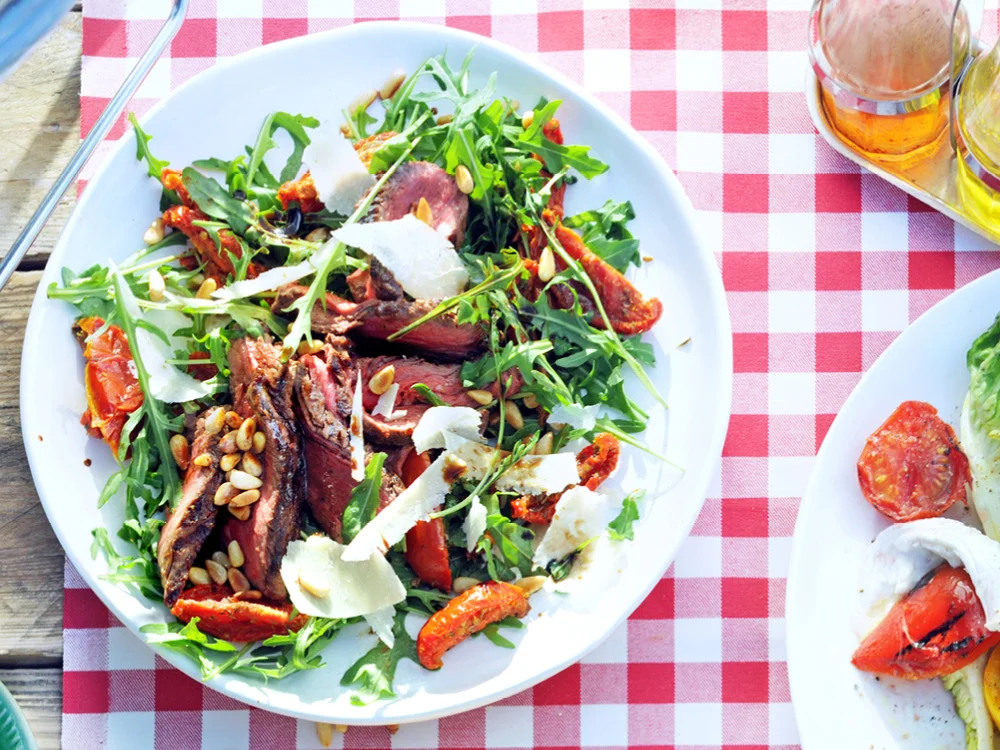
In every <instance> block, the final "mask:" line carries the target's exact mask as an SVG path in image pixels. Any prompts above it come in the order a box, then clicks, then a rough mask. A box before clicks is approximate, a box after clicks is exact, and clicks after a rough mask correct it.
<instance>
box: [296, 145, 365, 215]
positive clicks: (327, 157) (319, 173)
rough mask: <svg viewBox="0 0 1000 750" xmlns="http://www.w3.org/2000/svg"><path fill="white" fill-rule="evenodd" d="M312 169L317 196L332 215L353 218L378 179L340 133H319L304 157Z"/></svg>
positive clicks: (304, 160) (307, 148)
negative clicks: (355, 210)
mask: <svg viewBox="0 0 1000 750" xmlns="http://www.w3.org/2000/svg"><path fill="white" fill-rule="evenodd" d="M302 160H303V162H305V163H306V164H308V165H309V171H310V173H311V174H312V178H313V182H314V183H315V184H316V194H317V195H318V196H319V199H320V200H321V201H323V203H325V204H326V207H327V208H328V209H330V210H331V211H336V212H337V213H338V214H341V215H342V216H350V215H351V214H352V213H353V212H354V206H355V205H357V202H358V201H359V200H361V197H362V196H363V195H364V194H365V193H367V192H368V191H369V190H371V188H372V186H374V185H375V177H374V176H373V175H371V174H369V173H368V168H367V167H366V166H365V165H364V162H362V161H361V157H360V156H358V152H357V151H355V150H354V146H353V145H352V144H351V142H350V141H349V140H347V139H346V138H344V136H343V135H342V134H341V133H340V132H339V130H337V129H335V128H333V127H328V128H324V129H323V130H320V131H317V132H316V134H315V135H313V136H312V143H310V144H309V145H308V146H307V147H306V150H305V152H304V153H303V155H302Z"/></svg>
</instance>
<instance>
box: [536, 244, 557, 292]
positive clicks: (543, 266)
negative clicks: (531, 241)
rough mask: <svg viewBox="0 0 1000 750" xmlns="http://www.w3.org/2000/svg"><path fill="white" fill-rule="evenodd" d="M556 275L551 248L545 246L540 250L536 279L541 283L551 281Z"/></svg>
mask: <svg viewBox="0 0 1000 750" xmlns="http://www.w3.org/2000/svg"><path fill="white" fill-rule="evenodd" d="M555 275H556V256H555V255H553V254H552V248H551V247H549V246H547V245H546V247H545V249H544V250H542V254H541V256H540V257H539V258H538V279H539V281H542V282H543V283H546V284H547V283H548V282H550V281H552V277H553V276H555Z"/></svg>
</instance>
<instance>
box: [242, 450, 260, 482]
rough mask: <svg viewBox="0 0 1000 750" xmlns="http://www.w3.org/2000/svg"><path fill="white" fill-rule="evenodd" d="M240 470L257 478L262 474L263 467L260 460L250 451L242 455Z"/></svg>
mask: <svg viewBox="0 0 1000 750" xmlns="http://www.w3.org/2000/svg"><path fill="white" fill-rule="evenodd" d="M240 468H241V469H243V471H245V472H246V473H247V474H249V475H250V476H253V477H259V476H262V475H263V474H264V467H263V465H262V464H261V462H260V459H259V458H257V457H256V456H255V455H254V454H253V453H251V452H250V451H247V452H246V453H244V454H243V460H242V461H241V462H240Z"/></svg>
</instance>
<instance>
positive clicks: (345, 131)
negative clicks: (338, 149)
mask: <svg viewBox="0 0 1000 750" xmlns="http://www.w3.org/2000/svg"><path fill="white" fill-rule="evenodd" d="M340 134H341V135H342V136H344V138H351V137H352V136H353V135H354V134H353V133H352V132H351V128H350V127H349V126H348V125H347V123H344V124H343V125H341V126H340Z"/></svg>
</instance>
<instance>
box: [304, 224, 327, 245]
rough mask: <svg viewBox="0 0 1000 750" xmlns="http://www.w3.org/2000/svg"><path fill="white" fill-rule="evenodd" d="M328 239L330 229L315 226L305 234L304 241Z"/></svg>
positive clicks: (324, 240)
mask: <svg viewBox="0 0 1000 750" xmlns="http://www.w3.org/2000/svg"><path fill="white" fill-rule="evenodd" d="M328 239H330V230H329V229H327V228H326V227H316V228H315V229H314V230H312V231H311V232H310V233H309V234H307V235H306V242H326V241H327V240H328Z"/></svg>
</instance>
